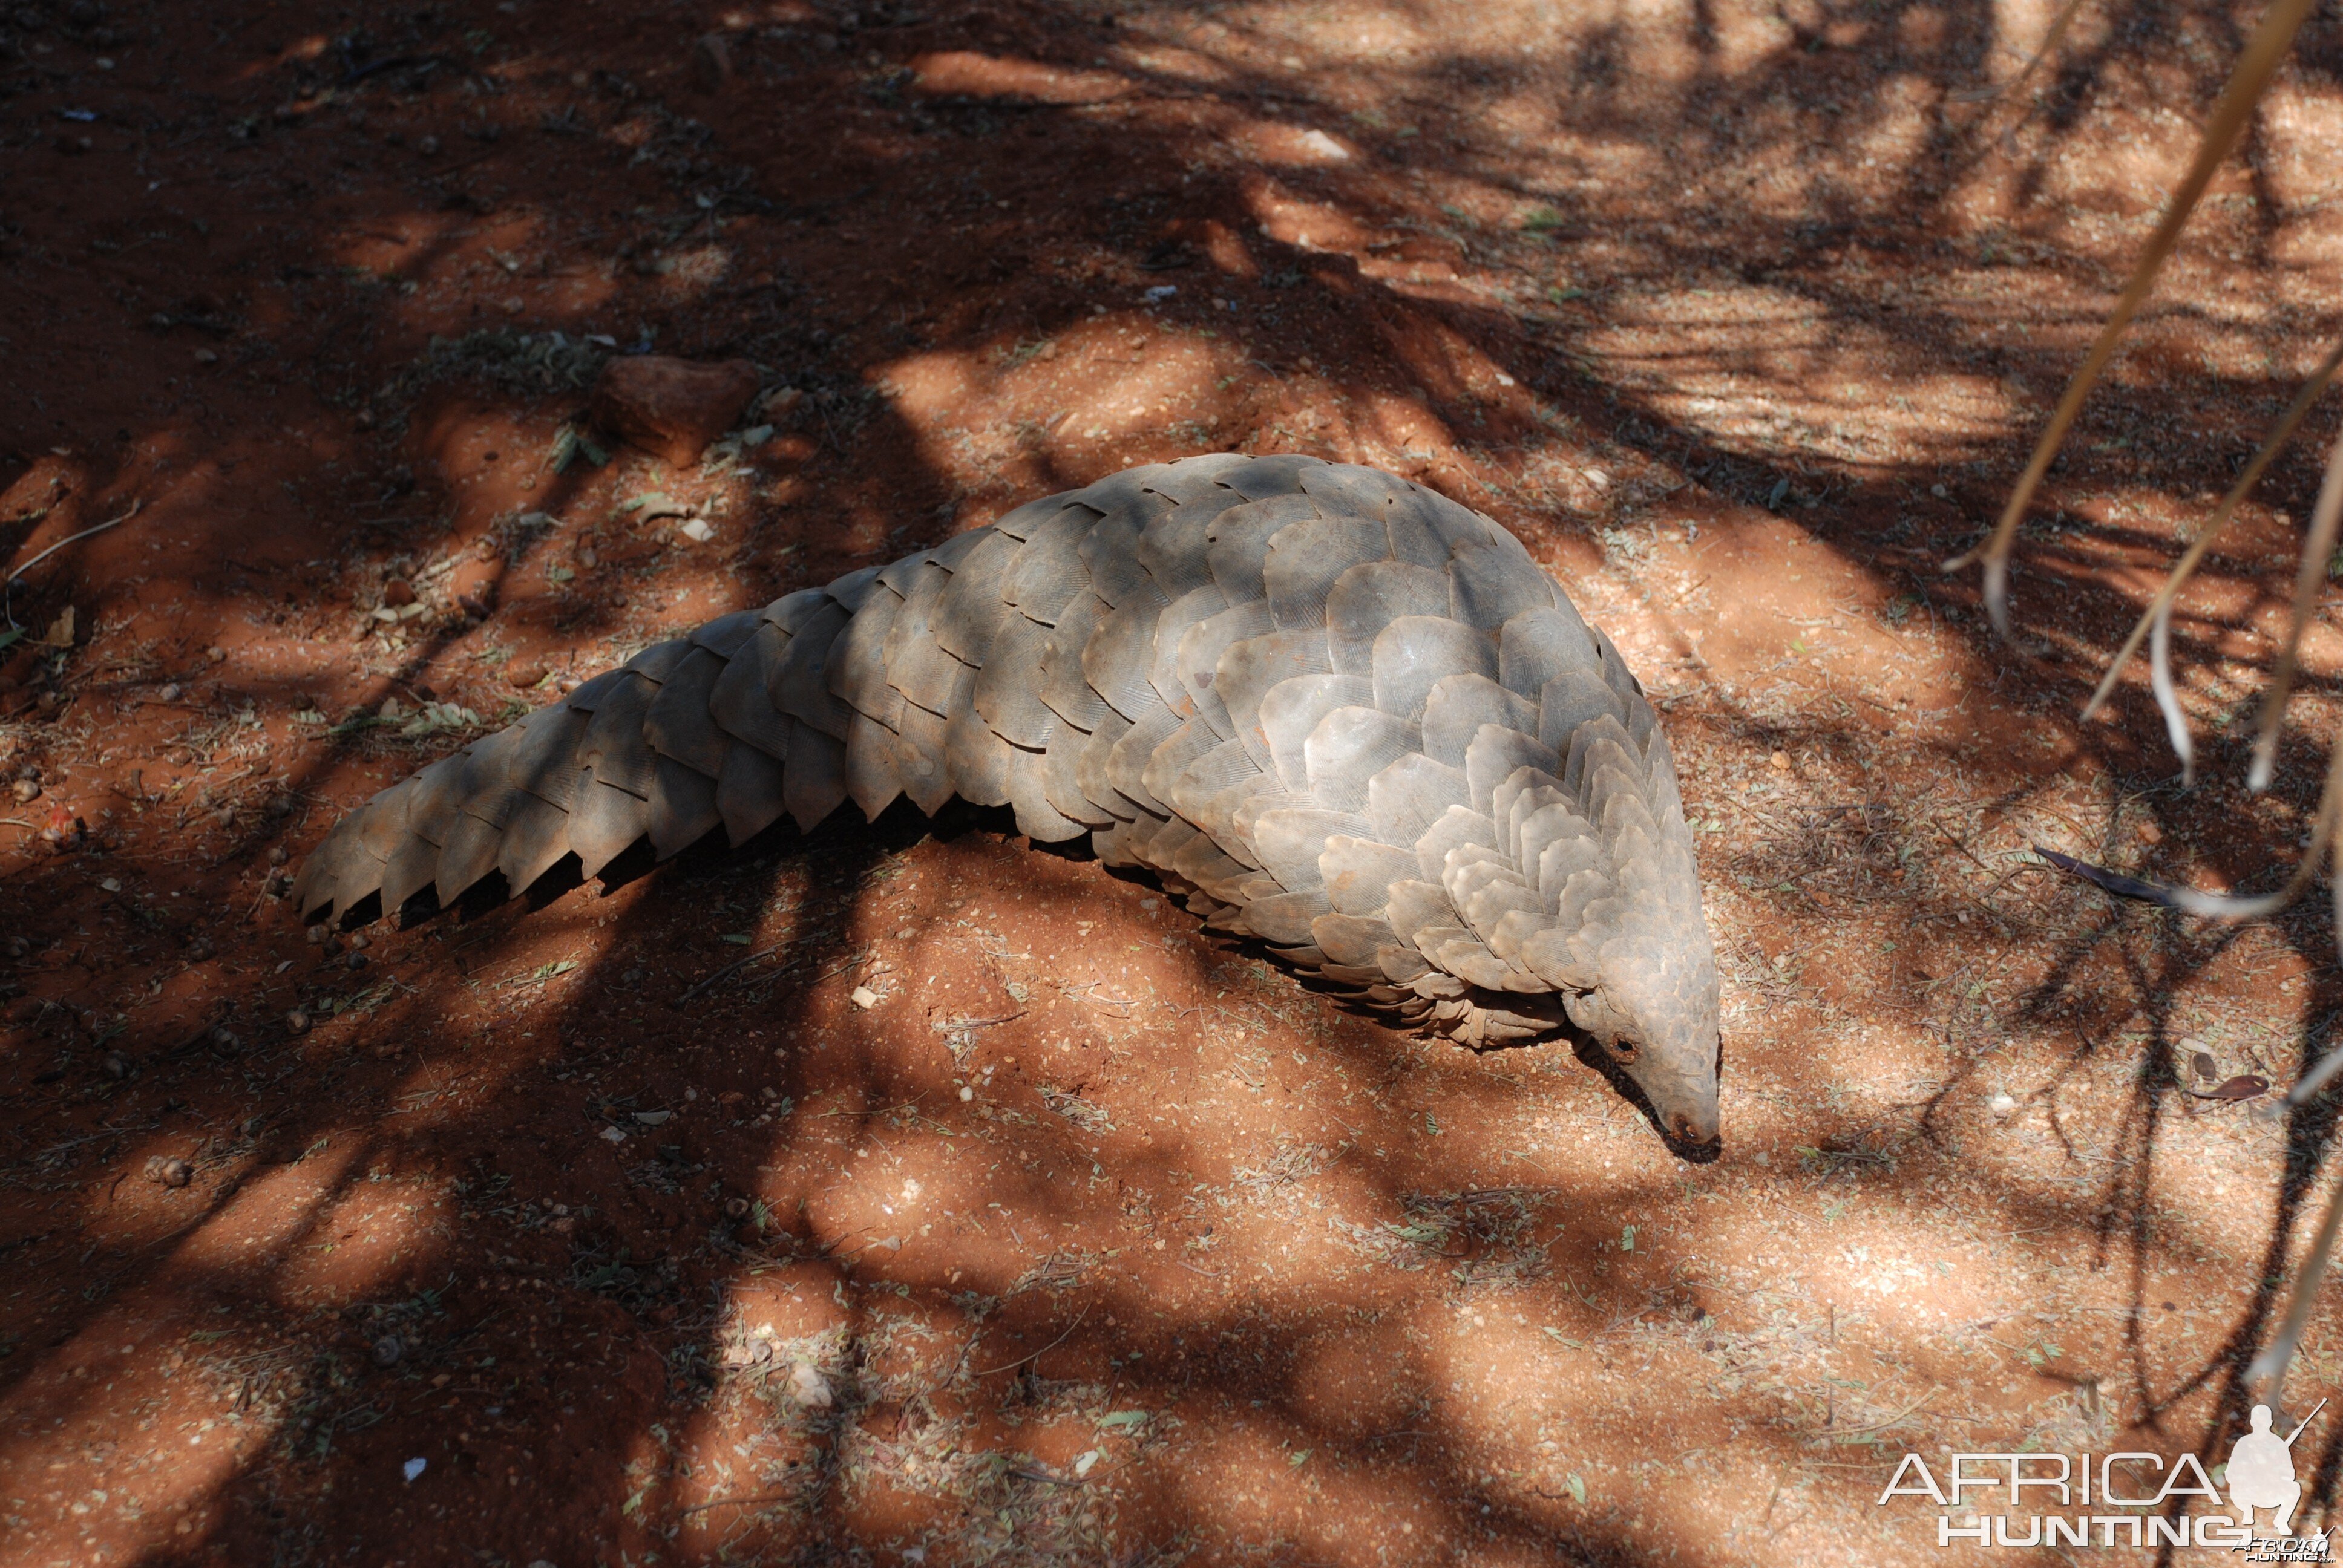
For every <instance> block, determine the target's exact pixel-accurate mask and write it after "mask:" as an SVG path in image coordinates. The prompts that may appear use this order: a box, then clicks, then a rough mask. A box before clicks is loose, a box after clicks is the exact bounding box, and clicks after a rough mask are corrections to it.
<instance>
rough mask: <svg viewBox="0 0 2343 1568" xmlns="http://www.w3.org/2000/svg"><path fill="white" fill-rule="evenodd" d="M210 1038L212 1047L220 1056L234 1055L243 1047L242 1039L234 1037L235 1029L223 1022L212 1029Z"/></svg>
mask: <svg viewBox="0 0 2343 1568" xmlns="http://www.w3.org/2000/svg"><path fill="white" fill-rule="evenodd" d="M211 1040H212V1049H213V1050H216V1051H218V1052H219V1053H220V1054H221V1055H222V1056H234V1055H236V1053H237V1052H238V1051H240V1050H243V1049H244V1041H243V1040H239V1039H237V1038H236V1030H232V1029H230V1028H228V1027H227V1026H226V1025H225V1024H223V1025H221V1026H220V1027H219V1028H217V1029H216V1030H212V1035H211Z"/></svg>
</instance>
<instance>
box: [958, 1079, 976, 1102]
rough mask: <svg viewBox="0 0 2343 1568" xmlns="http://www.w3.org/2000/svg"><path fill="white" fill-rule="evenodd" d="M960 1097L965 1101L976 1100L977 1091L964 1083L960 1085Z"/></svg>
mask: <svg viewBox="0 0 2343 1568" xmlns="http://www.w3.org/2000/svg"><path fill="white" fill-rule="evenodd" d="M975 1098H976V1091H975V1090H973V1089H970V1087H969V1086H968V1085H967V1084H965V1083H963V1084H961V1085H960V1099H961V1100H962V1101H970V1100H974V1099H975Z"/></svg>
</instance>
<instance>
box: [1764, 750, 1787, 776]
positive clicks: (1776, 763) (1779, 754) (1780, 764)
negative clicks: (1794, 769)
mask: <svg viewBox="0 0 2343 1568" xmlns="http://www.w3.org/2000/svg"><path fill="white" fill-rule="evenodd" d="M1765 762H1766V765H1767V766H1768V767H1770V768H1772V769H1774V771H1775V772H1776V773H1787V772H1788V771H1789V770H1790V754H1789V753H1788V752H1786V751H1776V752H1775V753H1774V755H1773V756H1771V757H1768V758H1767V759H1765Z"/></svg>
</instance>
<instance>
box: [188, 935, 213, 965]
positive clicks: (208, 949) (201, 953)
mask: <svg viewBox="0 0 2343 1568" xmlns="http://www.w3.org/2000/svg"><path fill="white" fill-rule="evenodd" d="M211 956H212V940H211V938H209V937H197V938H196V939H195V940H193V941H190V942H189V943H188V944H187V961H188V962H189V963H191V964H199V963H203V962H206V961H207V960H209V959H210V958H211Z"/></svg>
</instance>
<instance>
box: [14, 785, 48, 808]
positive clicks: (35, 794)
mask: <svg viewBox="0 0 2343 1568" xmlns="http://www.w3.org/2000/svg"><path fill="white" fill-rule="evenodd" d="M8 792H9V793H10V794H11V795H14V796H15V797H16V804H17V805H19V806H29V805H31V804H32V803H33V802H34V801H35V800H37V799H40V798H41V781H40V780H39V779H17V780H16V781H15V783H14V784H11V785H10V786H8Z"/></svg>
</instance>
